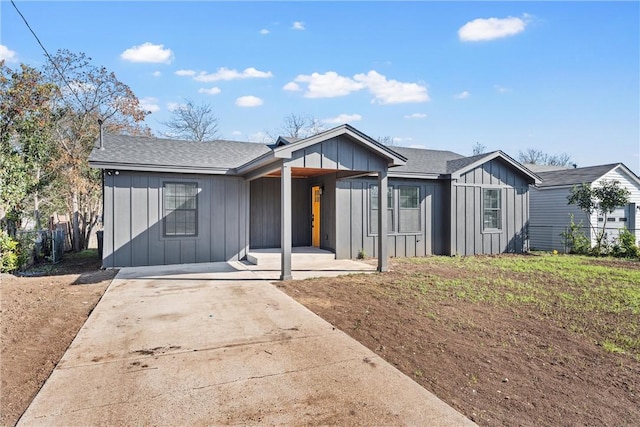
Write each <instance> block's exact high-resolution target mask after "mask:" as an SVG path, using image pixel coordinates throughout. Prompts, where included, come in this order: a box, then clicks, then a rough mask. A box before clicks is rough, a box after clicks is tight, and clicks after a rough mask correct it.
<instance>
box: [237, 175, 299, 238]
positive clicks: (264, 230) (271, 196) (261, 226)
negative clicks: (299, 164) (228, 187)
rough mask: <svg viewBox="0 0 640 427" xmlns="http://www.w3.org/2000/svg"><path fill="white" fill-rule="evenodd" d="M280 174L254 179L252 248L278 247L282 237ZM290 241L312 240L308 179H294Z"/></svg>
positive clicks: (252, 189) (251, 214) (251, 225)
mask: <svg viewBox="0 0 640 427" xmlns="http://www.w3.org/2000/svg"><path fill="white" fill-rule="evenodd" d="M280 191H281V187H280V178H259V179H255V180H253V181H251V207H250V211H251V212H250V217H251V219H250V226H249V230H250V235H251V237H250V247H251V248H252V249H263V248H279V247H280V239H281V237H282V235H281V233H280V229H281V222H280V208H281V204H280ZM291 193H292V196H291V197H292V199H291V206H292V208H293V215H292V220H291V227H292V230H291V243H292V245H293V246H309V245H310V244H311V228H310V227H311V224H310V218H311V213H310V209H311V208H310V201H311V194H310V189H309V183H308V180H307V179H299V178H296V179H293V180H292V182H291Z"/></svg>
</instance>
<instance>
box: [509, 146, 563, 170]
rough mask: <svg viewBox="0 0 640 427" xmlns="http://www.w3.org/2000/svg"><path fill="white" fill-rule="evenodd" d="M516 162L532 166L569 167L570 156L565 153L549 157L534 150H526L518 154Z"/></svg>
mask: <svg viewBox="0 0 640 427" xmlns="http://www.w3.org/2000/svg"><path fill="white" fill-rule="evenodd" d="M518 160H519V161H520V162H521V163H530V164H533V165H549V166H570V165H571V156H569V155H568V154H567V153H561V154H557V155H553V156H552V155H549V154H547V153H544V152H542V151H540V150H536V149H534V148H527V149H526V150H524V151H520V152H519V153H518Z"/></svg>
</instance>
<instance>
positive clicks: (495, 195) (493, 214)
mask: <svg viewBox="0 0 640 427" xmlns="http://www.w3.org/2000/svg"><path fill="white" fill-rule="evenodd" d="M482 219H483V230H485V231H486V230H501V229H502V192H501V191H500V189H493V188H485V189H484V192H483V214H482Z"/></svg>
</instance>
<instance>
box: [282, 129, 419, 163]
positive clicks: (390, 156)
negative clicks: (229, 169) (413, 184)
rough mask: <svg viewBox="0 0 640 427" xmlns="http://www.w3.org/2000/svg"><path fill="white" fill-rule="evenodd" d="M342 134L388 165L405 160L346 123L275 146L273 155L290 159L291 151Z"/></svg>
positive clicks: (404, 161)
mask: <svg viewBox="0 0 640 427" xmlns="http://www.w3.org/2000/svg"><path fill="white" fill-rule="evenodd" d="M342 135H347V136H349V137H350V138H351V139H352V140H354V141H356V142H357V143H359V144H361V145H363V146H364V147H365V148H367V149H369V150H370V151H373V152H374V153H376V154H377V155H378V156H380V157H383V158H385V159H387V162H388V166H390V167H391V166H401V165H404V164H405V163H406V161H407V159H406V158H404V157H403V156H402V155H400V154H398V153H396V152H395V151H393V150H391V149H390V148H389V147H387V146H386V145H383V144H381V143H379V142H378V141H376V140H374V139H373V138H371V137H369V136H367V135H365V134H364V133H362V132H360V131H359V130H357V129H355V128H353V127H351V126H349V125H346V124H345V125H341V126H338V127H335V128H333V129H329V130H327V131H324V132H320V133H319V134H317V135H313V136H310V137H308V138H305V139H301V140H299V141H295V142H291V143H289V144H286V145H282V146H279V147H276V148H274V150H273V153H274V157H277V158H283V159H290V158H291V157H292V155H293V153H294V152H296V151H299V150H303V149H305V148H307V147H310V146H312V145H315V144H318V143H320V142H322V141H326V140H328V139H331V138H335V137H337V136H342Z"/></svg>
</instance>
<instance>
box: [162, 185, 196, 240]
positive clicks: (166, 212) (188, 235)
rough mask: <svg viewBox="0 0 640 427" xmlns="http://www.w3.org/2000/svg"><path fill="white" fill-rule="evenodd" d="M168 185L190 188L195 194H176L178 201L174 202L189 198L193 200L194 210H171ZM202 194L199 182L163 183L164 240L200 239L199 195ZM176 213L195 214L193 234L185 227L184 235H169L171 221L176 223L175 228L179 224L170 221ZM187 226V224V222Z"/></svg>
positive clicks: (182, 208)
mask: <svg viewBox="0 0 640 427" xmlns="http://www.w3.org/2000/svg"><path fill="white" fill-rule="evenodd" d="M168 185H176V186H184V187H186V186H189V187H190V188H191V189H192V190H195V191H193V193H194V194H187V193H186V192H183V193H182V194H178V193H176V194H174V195H173V197H174V198H175V199H176V200H174V202H176V201H177V200H178V199H179V198H189V199H192V200H193V205H194V207H193V208H184V207H181V208H175V207H174V208H170V207H169V205H171V203H168V199H167V197H168V194H167V186H168ZM199 193H200V188H199V185H198V183H197V182H193V181H164V182H163V183H162V237H164V238H168V239H184V238H187V239H188V238H194V237H198V216H199V207H198V205H199V203H198V194H199ZM174 205H175V203H174ZM175 212H194V223H193V232H187V231H186V225H185V231H184V232H182V233H179V232H176V231H174V232H173V233H167V226H168V225H171V224H169V223H170V222H171V221H174V224H173V225H174V226H175V225H176V224H177V222H176V221H175V220H172V219H170V218H171V217H170V215H171V214H172V213H175ZM185 224H187V223H186V222H185Z"/></svg>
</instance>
